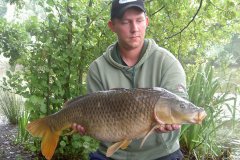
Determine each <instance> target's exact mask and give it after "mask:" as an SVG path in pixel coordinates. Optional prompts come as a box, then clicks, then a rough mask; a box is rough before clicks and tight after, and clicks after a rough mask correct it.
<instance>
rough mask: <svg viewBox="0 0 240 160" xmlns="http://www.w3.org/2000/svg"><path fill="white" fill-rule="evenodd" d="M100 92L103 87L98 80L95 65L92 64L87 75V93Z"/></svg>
mask: <svg viewBox="0 0 240 160" xmlns="http://www.w3.org/2000/svg"><path fill="white" fill-rule="evenodd" d="M101 90H103V85H102V82H101V81H100V78H99V74H98V68H97V65H96V64H95V62H93V63H92V64H91V65H90V67H89V70H88V74H87V93H92V92H95V91H101Z"/></svg>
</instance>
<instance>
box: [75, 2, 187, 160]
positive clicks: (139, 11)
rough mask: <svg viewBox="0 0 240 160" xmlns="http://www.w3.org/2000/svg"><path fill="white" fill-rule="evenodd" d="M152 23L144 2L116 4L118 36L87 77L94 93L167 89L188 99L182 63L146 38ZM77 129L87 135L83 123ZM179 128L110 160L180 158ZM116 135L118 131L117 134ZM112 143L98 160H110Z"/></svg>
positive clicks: (111, 24) (112, 25) (94, 156)
mask: <svg viewBox="0 0 240 160" xmlns="http://www.w3.org/2000/svg"><path fill="white" fill-rule="evenodd" d="M148 23H149V19H148V17H147V16H146V13H145V8H144V2H143V1H142V0H114V1H113V2H112V8H111V20H110V21H109V22H108V26H109V28H110V29H111V31H112V32H114V33H115V34H116V35H117V38H118V40H117V42H116V43H114V44H112V45H110V46H109V47H108V48H107V49H106V52H105V53H103V55H102V56H100V57H99V58H97V59H96V60H95V61H93V62H92V64H91V65H90V68H89V72H88V76H87V89H88V92H89V93H91V92H95V91H100V90H108V89H111V88H144V87H162V88H165V89H168V90H170V91H172V92H174V93H176V94H178V95H180V96H182V97H184V98H186V97H187V93H186V90H185V86H186V80H185V79H186V77H185V73H184V70H183V68H182V66H181V64H180V63H179V61H178V60H177V59H176V58H175V57H174V56H173V55H172V54H171V53H170V52H169V51H167V50H166V49H163V48H161V47H159V46H158V45H157V44H156V43H155V42H154V40H152V39H145V32H146V28H147V26H148ZM73 128H74V129H77V130H79V132H80V133H84V128H83V127H82V126H81V125H76V124H74V125H73ZM179 128H180V126H179V125H163V126H162V127H161V128H159V129H157V130H156V132H155V133H154V134H152V135H150V136H149V138H148V139H147V141H146V142H145V143H144V145H143V147H142V148H141V149H140V148H139V146H140V144H141V139H140V140H134V141H133V142H132V143H131V144H130V145H129V146H128V148H127V149H125V150H118V151H117V152H116V153H114V154H113V156H111V158H108V159H118V160H178V159H179V160H180V159H182V157H183V156H182V153H181V151H180V150H179V140H178V136H179ZM113 134H114V133H113ZM110 145H111V144H110V143H107V142H101V143H100V147H99V149H98V151H97V152H95V153H92V154H90V159H92V160H97V159H98V160H105V159H107V158H106V157H105V153H106V150H107V147H108V146H110Z"/></svg>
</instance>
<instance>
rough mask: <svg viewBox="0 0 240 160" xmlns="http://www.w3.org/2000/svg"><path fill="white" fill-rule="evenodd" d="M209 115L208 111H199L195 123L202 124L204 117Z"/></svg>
mask: <svg viewBox="0 0 240 160" xmlns="http://www.w3.org/2000/svg"><path fill="white" fill-rule="evenodd" d="M206 116H207V113H206V112H205V111H204V110H203V111H201V112H198V113H197V115H196V116H195V118H194V119H193V123H197V124H201V123H202V121H203V119H204V118H205V117H206Z"/></svg>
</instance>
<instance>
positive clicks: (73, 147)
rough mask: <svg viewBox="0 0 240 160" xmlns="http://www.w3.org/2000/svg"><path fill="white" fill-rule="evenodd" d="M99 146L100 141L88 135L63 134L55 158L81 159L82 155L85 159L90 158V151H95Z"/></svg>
mask: <svg viewBox="0 0 240 160" xmlns="http://www.w3.org/2000/svg"><path fill="white" fill-rule="evenodd" d="M97 146H98V141H96V140H94V139H92V138H91V137H88V136H80V135H79V134H73V135H71V136H62V137H61V139H60V143H59V147H58V149H57V150H56V154H55V155H56V156H54V158H56V159H59V158H63V159H64V157H65V159H79V157H81V159H83V160H88V159H89V158H88V157H89V156H88V155H89V153H90V152H93V151H95V150H96V149H97Z"/></svg>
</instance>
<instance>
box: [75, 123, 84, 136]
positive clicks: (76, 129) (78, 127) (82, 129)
mask: <svg viewBox="0 0 240 160" xmlns="http://www.w3.org/2000/svg"><path fill="white" fill-rule="evenodd" d="M72 129H73V130H75V131H77V132H78V133H79V134H81V135H84V134H85V129H84V128H83V126H81V125H79V124H76V123H73V124H72Z"/></svg>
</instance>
